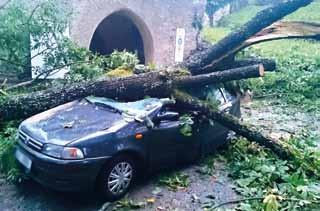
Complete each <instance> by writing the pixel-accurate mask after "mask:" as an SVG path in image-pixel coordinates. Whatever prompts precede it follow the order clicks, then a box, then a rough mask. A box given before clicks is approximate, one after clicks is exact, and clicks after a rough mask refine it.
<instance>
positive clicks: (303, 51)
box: [242, 40, 320, 111]
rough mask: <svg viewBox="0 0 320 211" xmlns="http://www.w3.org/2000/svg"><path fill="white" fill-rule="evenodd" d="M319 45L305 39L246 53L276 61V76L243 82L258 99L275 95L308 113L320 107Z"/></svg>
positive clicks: (260, 46)
mask: <svg viewBox="0 0 320 211" xmlns="http://www.w3.org/2000/svg"><path fill="white" fill-rule="evenodd" d="M319 49H320V44H319V43H315V42H310V41H303V40H295V41H292V40H282V41H273V42H269V43H263V44H260V45H257V46H253V47H252V48H249V49H247V50H245V51H244V53H243V55H242V56H245V57H246V56H253V55H255V56H258V57H266V58H273V59H275V60H276V62H277V66H278V67H277V69H278V72H277V73H270V74H267V75H266V77H264V78H262V79H250V80H247V81H246V82H243V83H242V87H243V88H245V89H251V90H253V92H254V93H255V95H256V96H265V95H267V96H268V95H272V96H276V97H278V98H280V99H282V100H283V101H284V102H287V103H289V104H293V105H297V106H299V107H301V108H304V109H306V110H309V111H316V110H319V108H320V100H319V99H320V98H319V97H320V86H319V84H320V50H319Z"/></svg>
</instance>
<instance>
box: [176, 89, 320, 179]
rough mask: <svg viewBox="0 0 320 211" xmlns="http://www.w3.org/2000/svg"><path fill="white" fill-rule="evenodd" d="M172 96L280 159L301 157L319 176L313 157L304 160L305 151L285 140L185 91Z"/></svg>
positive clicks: (309, 169) (302, 165)
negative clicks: (265, 133) (269, 135)
mask: <svg viewBox="0 0 320 211" xmlns="http://www.w3.org/2000/svg"><path fill="white" fill-rule="evenodd" d="M172 96H173V97H174V98H175V100H176V103H177V105H178V106H179V107H183V108H185V109H188V110H194V111H197V112H198V113H200V114H202V115H205V116H206V117H207V118H209V119H212V120H214V121H216V122H218V123H219V124H221V125H223V126H224V127H226V128H228V129H230V130H232V131H234V132H235V133H236V134H238V135H240V136H243V137H245V138H246V139H247V140H248V141H251V142H255V143H257V144H259V145H260V146H263V147H265V148H267V149H270V150H271V151H272V152H274V153H275V154H276V155H277V156H278V157H280V158H281V159H285V160H293V161H295V162H299V161H301V160H302V159H303V160H304V162H305V163H304V164H301V168H303V169H304V170H305V171H306V172H308V173H310V174H311V175H315V176H317V177H318V178H320V172H319V170H318V169H317V168H314V166H315V165H317V164H316V163H315V161H314V160H313V159H310V160H305V158H304V156H305V155H304V153H305V152H302V151H299V150H297V149H295V148H294V147H291V146H290V145H288V144H286V143H285V142H281V141H279V140H275V139H273V138H270V137H267V136H264V135H262V134H261V133H260V132H259V131H258V130H257V129H255V128H253V127H249V126H247V125H244V124H242V123H241V122H240V121H239V119H237V118H235V117H234V116H232V115H230V114H227V113H223V112H220V111H219V110H218V109H217V108H214V107H213V106H211V105H209V104H208V103H205V102H203V101H201V100H199V99H197V98H194V97H192V96H190V95H188V94H186V93H183V92H180V91H176V90H175V91H174V93H173V94H172Z"/></svg>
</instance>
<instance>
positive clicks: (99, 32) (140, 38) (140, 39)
mask: <svg viewBox="0 0 320 211" xmlns="http://www.w3.org/2000/svg"><path fill="white" fill-rule="evenodd" d="M90 50H91V51H93V52H96V53H99V54H102V55H109V54H111V53H112V52H113V51H114V50H119V51H123V50H127V51H129V52H133V53H137V55H138V58H139V60H140V63H142V64H146V63H149V62H152V59H153V41H152V37H151V34H150V32H149V30H148V28H147V26H146V24H145V23H144V22H143V21H142V20H141V19H140V18H139V17H138V16H137V15H135V14H134V13H133V12H131V11H129V10H120V11H117V12H114V13H112V14H111V15H109V16H107V17H106V18H105V19H104V20H103V21H102V22H101V23H100V24H99V25H98V27H97V28H96V30H95V32H94V34H93V37H92V39H91V43H90Z"/></svg>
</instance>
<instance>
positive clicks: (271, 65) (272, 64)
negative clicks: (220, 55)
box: [215, 58, 277, 72]
mask: <svg viewBox="0 0 320 211" xmlns="http://www.w3.org/2000/svg"><path fill="white" fill-rule="evenodd" d="M259 64H261V65H263V67H264V70H265V71H267V72H272V71H275V70H276V68H277V65H276V61H275V60H272V59H260V58H248V59H241V60H235V61H233V62H230V63H226V64H221V65H219V66H217V67H215V71H224V70H226V69H233V68H240V67H246V66H252V65H259Z"/></svg>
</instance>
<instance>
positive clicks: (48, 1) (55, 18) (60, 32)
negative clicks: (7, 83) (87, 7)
mask: <svg viewBox="0 0 320 211" xmlns="http://www.w3.org/2000/svg"><path fill="white" fill-rule="evenodd" d="M69 17H70V13H69V7H68V6H67V5H66V4H65V3H63V1H54V0H42V1H39V2H37V3H31V2H30V1H28V0H23V1H18V0H13V1H11V2H10V3H9V4H8V5H7V7H6V8H5V9H3V10H1V11H0V18H1V20H2V21H1V23H0V38H1V39H0V58H1V63H0V65H1V66H3V67H6V69H8V70H10V71H12V70H15V71H16V72H20V73H21V72H23V71H24V70H25V69H30V68H31V67H30V64H29V62H30V56H29V52H30V49H32V50H39V51H40V50H41V49H43V50H44V51H43V52H42V55H44V56H45V57H46V58H47V63H52V62H53V61H51V60H53V59H59V58H55V55H56V54H57V52H60V51H63V49H61V47H62V46H63V45H61V42H62V43H63V41H64V39H65V36H64V32H65V30H66V28H67V25H68V18H69ZM30 36H32V42H31V43H30ZM30 46H31V47H30ZM35 68H36V69H39V67H35ZM39 71H40V70H39Z"/></svg>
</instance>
